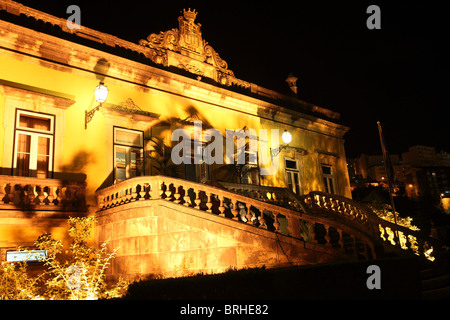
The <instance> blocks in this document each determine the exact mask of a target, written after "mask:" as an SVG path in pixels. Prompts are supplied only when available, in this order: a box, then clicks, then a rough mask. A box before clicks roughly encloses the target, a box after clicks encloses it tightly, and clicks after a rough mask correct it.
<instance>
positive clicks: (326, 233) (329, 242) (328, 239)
mask: <svg viewBox="0 0 450 320" xmlns="http://www.w3.org/2000/svg"><path fill="white" fill-rule="evenodd" d="M323 226H324V227H325V240H326V241H327V243H326V246H327V247H331V237H330V226H328V225H325V224H324V225H323Z"/></svg>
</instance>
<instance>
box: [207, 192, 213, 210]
mask: <svg viewBox="0 0 450 320" xmlns="http://www.w3.org/2000/svg"><path fill="white" fill-rule="evenodd" d="M212 205H213V203H212V193H211V192H206V207H207V208H208V209H207V210H206V212H209V213H212V211H211V208H212Z"/></svg>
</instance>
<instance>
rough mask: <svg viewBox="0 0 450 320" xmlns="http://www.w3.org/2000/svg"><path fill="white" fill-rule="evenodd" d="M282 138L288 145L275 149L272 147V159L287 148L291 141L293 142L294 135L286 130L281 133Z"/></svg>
mask: <svg viewBox="0 0 450 320" xmlns="http://www.w3.org/2000/svg"><path fill="white" fill-rule="evenodd" d="M281 139H282V140H283V142H284V143H285V144H286V145H285V146H281V147H278V148H275V149H272V148H270V157H271V158H272V159H273V158H275V157H276V156H278V155H279V154H280V151H281V150H283V149H286V148H287V147H288V146H289V143H291V141H292V135H291V134H290V133H289V131H287V130H284V132H283V134H282V135H281Z"/></svg>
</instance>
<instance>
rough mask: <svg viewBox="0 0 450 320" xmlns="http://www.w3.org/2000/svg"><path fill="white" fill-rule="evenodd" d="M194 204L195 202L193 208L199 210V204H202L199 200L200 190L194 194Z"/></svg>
mask: <svg viewBox="0 0 450 320" xmlns="http://www.w3.org/2000/svg"><path fill="white" fill-rule="evenodd" d="M194 202H195V207H194V208H195V209H198V210H200V203H202V199H201V198H200V190H199V191H197V192H196V198H195V200H194Z"/></svg>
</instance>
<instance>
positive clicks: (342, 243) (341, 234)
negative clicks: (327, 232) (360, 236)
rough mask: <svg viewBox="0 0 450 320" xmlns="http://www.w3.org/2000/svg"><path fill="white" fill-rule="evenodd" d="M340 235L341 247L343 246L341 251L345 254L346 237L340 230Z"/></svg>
mask: <svg viewBox="0 0 450 320" xmlns="http://www.w3.org/2000/svg"><path fill="white" fill-rule="evenodd" d="M338 233H339V245H340V246H341V248H340V250H341V251H342V252H343V253H345V242H344V235H343V231H342V230H340V229H338Z"/></svg>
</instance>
